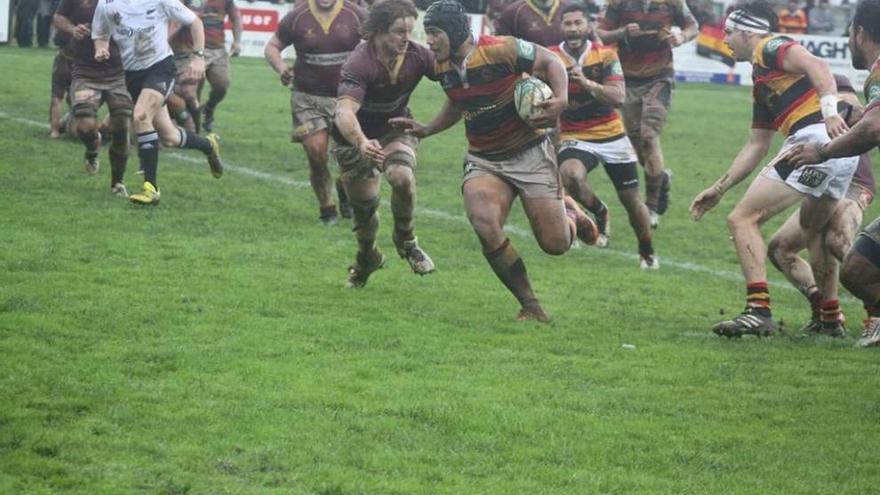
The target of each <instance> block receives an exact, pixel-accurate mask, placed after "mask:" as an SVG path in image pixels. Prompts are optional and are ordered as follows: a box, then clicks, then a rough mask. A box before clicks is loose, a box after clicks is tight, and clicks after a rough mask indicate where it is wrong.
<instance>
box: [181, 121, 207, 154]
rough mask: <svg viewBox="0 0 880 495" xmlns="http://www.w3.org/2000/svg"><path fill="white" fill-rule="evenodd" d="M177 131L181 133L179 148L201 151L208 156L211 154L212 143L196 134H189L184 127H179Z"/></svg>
mask: <svg viewBox="0 0 880 495" xmlns="http://www.w3.org/2000/svg"><path fill="white" fill-rule="evenodd" d="M177 131H178V132H180V144H178V145H177V147H178V148H183V149H187V150H199V151H201V152H202V153H204V154H206V155H207V154H208V153H210V152H211V141H208V140H207V139H206V138H204V137H202V136H199V135H198V134H196V133H194V132H188V131H187V130H186V129H184V128H183V127H178V128H177Z"/></svg>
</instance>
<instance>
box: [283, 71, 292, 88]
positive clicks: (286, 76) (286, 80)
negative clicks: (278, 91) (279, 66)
mask: <svg viewBox="0 0 880 495" xmlns="http://www.w3.org/2000/svg"><path fill="white" fill-rule="evenodd" d="M291 81H293V68H292V67H288V68H286V69H284V71H283V72H282V73H281V84H283V85H285V86H289V85H290V82H291Z"/></svg>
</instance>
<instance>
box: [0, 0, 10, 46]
mask: <svg viewBox="0 0 880 495" xmlns="http://www.w3.org/2000/svg"><path fill="white" fill-rule="evenodd" d="M11 8H12V6H11V5H10V2H9V0H0V43H9V19H10V12H9V10H10V9H11Z"/></svg>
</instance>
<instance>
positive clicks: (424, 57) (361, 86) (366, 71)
mask: <svg viewBox="0 0 880 495" xmlns="http://www.w3.org/2000/svg"><path fill="white" fill-rule="evenodd" d="M397 60H398V62H397V63H396V64H395V66H394V67H387V66H386V65H385V64H383V63H382V62H380V61H379V58H378V56H377V54H376V50H375V48H373V44H372V43H370V42H369V41H368V42H365V43H361V44H360V45H358V47H357V48H355V49H354V52H353V53H352V54H351V56H350V57H349V58H348V60H347V61H346V62H345V65H343V66H342V71H341V74H340V80H339V90H338V98H339V99H342V98H351V99H352V100H355V101H357V102H359V103H360V104H361V108H360V110H358V113H357V118H358V122H359V123H360V125H361V129H362V130H363V132H364V135H366V136H367V137H368V138H370V139H375V138H379V137H381V136H384V135H385V134H387V133H388V132H389V131H391V125H390V124H388V119H390V118H392V117H409V116H411V114H410V112H409V108H407V104H408V103H409V96H410V94H412V92H413V90H414V89H416V86H417V85H418V84H419V81H421V79H422V76H427V77H428V78H430V79H436V77H435V76H434V54H433V53H432V52H431V50H428V49H427V48H426V47H424V46H422V45H420V44H418V43H415V42H412V41H410V42H409V44H408V45H407V48H406V52H405V53H404V54H402V55H400V56H399V57H398V59H397ZM334 136H335V137H336V138H337V139H339V140H340V141H343V142H344V141H345V138H343V137H342V134H340V133H339V131H338V130H337V129H335V128H334Z"/></svg>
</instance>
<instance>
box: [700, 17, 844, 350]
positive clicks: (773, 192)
mask: <svg viewBox="0 0 880 495" xmlns="http://www.w3.org/2000/svg"><path fill="white" fill-rule="evenodd" d="M776 24H777V19H776V14H775V12H774V11H773V8H772V7H771V6H770V5H769V4H768V3H766V2H764V1H763V0H755V1H753V2H750V3H747V4H744V5H742V6H740V7H739V8H738V9H736V10H734V11H733V12H732V13H731V14H730V15H729V16H728V17H727V20H726V21H725V27H724V31H725V34H726V36H725V40H726V43H727V44H728V45H729V46H730V48H731V49H732V51H733V52H734V55H735V56H736V59H737V60H740V61H750V62H751V63H752V80H753V81H754V90H753V95H754V105H753V116H752V129H751V133H750V135H749V139H748V142H746V144H745V146H743V148H742V150H741V151H740V152H739V154H738V155H737V157H736V158H735V159H734V160H733V163H732V164H731V165H730V168H729V169H728V171H727V173H725V174H724V175H723V176H722V177H721V178H720V179H718V180H717V181H716V182H715V184H713V185H712V186H710V187H709V188H707V189H706V190H704V191H703V192H701V193H699V194H698V195H697V197H696V198H695V199H694V201H693V203H692V204H691V207H690V211H691V215H692V216H693V218H694V219H695V220H699V219H700V218H701V217H702V216H703V214H705V213H706V212H707V211H709V210H710V209H712V208H713V207H714V206H716V205H717V204H718V202H719V201H720V199H721V197H722V196H723V195H724V193H725V192H727V191H728V190H729V189H730V188H731V187H732V186H733V185H735V184H737V183H739V182H740V181H741V180H743V179H745V178H746V177H747V176H748V175H749V174H750V173H751V171H752V170H754V169H755V168H756V167H757V166H758V164H759V163H760V161H761V159H763V158H764V156H765V155H766V154H767V151H768V149H769V148H770V144H771V142H772V140H773V135H774V134H775V132H776V130H777V129H778V130H779V131H780V132H781V133H782V134H783V135H785V136H786V138H785V141H784V143H783V150H785V149H787V148H789V147H790V146H791V145H792V144H794V143H796V142H799V141H807V140H809V141H817V142H821V143H824V142H827V141H828V140H829V139H830V137H829V136H839V135H842V134H843V133H844V132H846V130H847V126H846V123H845V122H844V120H843V118H842V117H841V116H840V115H839V114H838V97H837V89H836V85H835V83H834V77H833V76H832V74H831V71H830V70H829V69H828V65H827V64H826V63H825V62H824V61H823V60H822V59H820V58H817V57H815V56H813V55H812V54H810V52H808V51H807V50H806V49H805V48H804V47H802V46H801V45H800V44H798V43H797V42H796V41H794V40H792V39H791V38H788V37H785V36H779V35H775V34H773V33H772V32H771V29H775V27H776ZM777 156H781V155H777ZM857 163H858V159H857V158H840V159H834V160H829V161H826V162H824V163H822V164H821V165H818V166H815V167H805V168H801V169H793V168H792V167H791V166H789V165H788V163H786V162H784V161H782V160H773V161H771V162H770V163H769V164H768V165H767V166H766V167H765V168H764V170H763V171H762V172H761V174H760V175H758V177H756V178H755V180H754V181H753V182H752V184H751V185H750V186H749V188H748V190H747V191H746V192H745V195H744V196H743V198H742V199H741V200H740V202H739V204H737V205H736V207H735V208H734V209H733V211H732V212H731V213H730V215H728V217H727V223H728V227H729V229H730V232H731V234H732V237H733V243H734V246H735V248H736V253H737V256H738V258H739V262H740V267H741V268H742V271H743V275H744V277H745V280H746V307H745V310H744V311H743V312H742V314H740V315H739V316H737V317H735V318H734V319H732V320H727V321H722V322H720V323H717V324H716V325H714V326H713V328H712V330H713V331H714V332H715V333H716V334H718V335H724V336H733V337H737V336H741V335H743V334H755V335H768V334H771V333H773V332H774V331H775V330H776V329H777V324H776V322H775V321H774V320H773V316H772V313H771V310H770V292H769V289H768V287H767V267H766V263H765V262H766V256H767V249H766V246H765V244H764V240H763V238H762V237H761V230H760V226H761V224H762V223H764V222H765V221H767V220H768V219H769V218H771V217H773V216H774V215H776V214H778V213H780V212H782V211H783V210H785V209H786V208H788V207H789V206H791V205H793V204H795V203H798V202H800V205H801V209H800V215H799V222H800V227H801V229H802V231H803V236H804V243H805V245H806V247H807V249H808V250H809V252H810V261H811V266H812V268H813V273H814V274H815V276H816V279H817V280H818V281H819V282H820V283H823V282H824V281H826V280H830V279H831V278H832V277H831V276H827V275H826V272H825V270H836V269H837V261H836V260H835V259H834V257H833V256H830V255H829V254H828V253H827V252H826V251H825V249H824V245H823V242H824V241H823V235H824V233H825V231H826V229H827V226H828V220H829V219H830V218H831V216H832V214H833V212H834V209H835V208H836V206H837V201H838V200H839V199H840V198H841V197H843V196H844V195H845V194H846V190H847V188H848V187H849V183H850V180H851V179H852V175H853V173H854V172H855V169H856V166H857ZM820 290H821V291H822V294H823V297H825V298H827V299H836V298H837V294H836V288H834V287H824V286H823V287H820Z"/></svg>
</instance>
